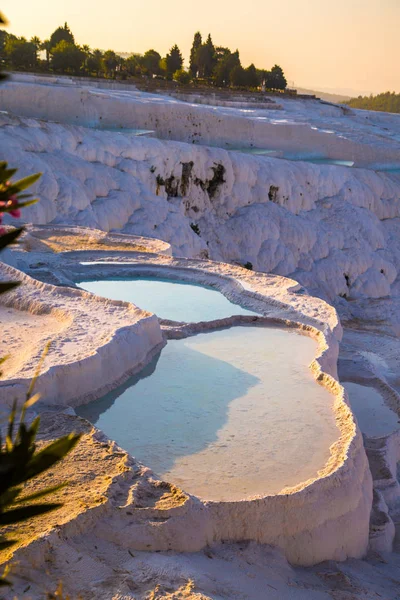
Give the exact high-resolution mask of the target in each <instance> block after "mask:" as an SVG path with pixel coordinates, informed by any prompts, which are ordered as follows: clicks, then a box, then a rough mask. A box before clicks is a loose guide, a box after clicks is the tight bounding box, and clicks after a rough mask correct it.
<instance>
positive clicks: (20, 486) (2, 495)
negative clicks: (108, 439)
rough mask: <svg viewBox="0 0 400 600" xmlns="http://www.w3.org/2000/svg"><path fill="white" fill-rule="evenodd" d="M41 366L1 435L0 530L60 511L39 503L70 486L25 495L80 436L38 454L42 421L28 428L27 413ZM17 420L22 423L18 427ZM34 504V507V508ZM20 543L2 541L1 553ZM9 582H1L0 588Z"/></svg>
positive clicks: (34, 398) (57, 442)
mask: <svg viewBox="0 0 400 600" xmlns="http://www.w3.org/2000/svg"><path fill="white" fill-rule="evenodd" d="M40 368H41V363H40V364H39V367H38V371H37V373H36V376H35V377H34V379H33V381H32V384H31V386H30V388H29V390H28V393H27V396H26V400H25V402H24V404H23V406H22V410H21V412H20V414H19V415H18V412H17V405H16V403H14V406H13V408H12V410H11V413H10V417H9V422H8V428H7V433H6V435H5V438H4V439H3V438H2V437H1V435H0V528H1V526H5V525H16V524H18V523H21V522H23V521H26V520H28V519H31V518H33V517H37V516H41V515H44V514H46V513H48V512H51V511H53V510H56V509H57V508H60V507H61V506H62V504H60V503H54V502H53V503H47V502H45V503H42V502H40V503H37V500H41V499H42V498H44V497H45V496H48V495H50V494H54V492H56V491H58V490H60V489H61V488H63V487H65V485H66V483H62V484H59V485H57V486H52V487H47V488H43V489H42V490H40V491H38V492H35V493H33V494H29V495H27V494H24V493H23V492H24V484H26V482H28V481H29V480H31V479H33V478H34V477H37V476H38V475H41V474H42V473H44V472H45V471H48V470H49V469H51V468H52V467H53V466H54V465H56V464H57V463H58V462H60V460H62V459H63V458H64V457H65V456H66V455H67V454H68V453H69V452H70V451H71V450H72V449H73V448H74V447H75V446H76V444H77V443H78V441H79V438H80V436H79V435H76V434H73V433H71V434H69V435H66V436H63V437H61V438H59V439H57V440H55V441H53V442H50V443H49V444H47V445H46V446H45V447H44V448H42V449H41V450H37V446H36V436H37V432H38V428H39V424H40V417H36V419H34V421H33V422H32V423H31V424H30V425H27V424H26V423H25V413H26V411H27V409H28V408H30V407H31V406H32V405H33V404H34V403H35V402H36V401H37V400H38V398H39V396H38V395H33V388H34V384H35V381H36V379H37V376H38V373H39V370H40ZM17 418H19V423H18V425H17ZM32 503H33V504H32ZM16 543H17V540H15V539H11V540H8V539H6V540H1V541H0V549H4V548H7V547H10V546H13V545H15V544H16ZM8 583H9V582H8V581H7V580H5V579H0V585H7V584H8Z"/></svg>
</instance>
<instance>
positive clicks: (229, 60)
mask: <svg viewBox="0 0 400 600" xmlns="http://www.w3.org/2000/svg"><path fill="white" fill-rule="evenodd" d="M237 66H239V67H240V66H241V65H240V58H239V51H238V50H236V52H231V51H230V50H229V48H221V49H220V58H219V60H218V62H217V65H216V67H215V69H214V83H215V85H216V86H218V87H227V86H228V85H230V82H231V72H232V70H233V69H234V68H235V67H237Z"/></svg>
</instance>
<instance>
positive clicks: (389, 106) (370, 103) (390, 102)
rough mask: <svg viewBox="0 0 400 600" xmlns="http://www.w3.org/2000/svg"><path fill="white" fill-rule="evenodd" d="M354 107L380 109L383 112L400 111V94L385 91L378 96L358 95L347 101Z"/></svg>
mask: <svg viewBox="0 0 400 600" xmlns="http://www.w3.org/2000/svg"><path fill="white" fill-rule="evenodd" d="M346 104H348V105H349V106H351V107H352V108H364V109H365V110H378V111H382V112H390V113H400V94H396V93H395V92H384V93H382V94H378V95H377V96H373V95H372V94H371V95H370V96H358V98H352V99H351V100H349V101H348V102H346Z"/></svg>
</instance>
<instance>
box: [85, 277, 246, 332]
mask: <svg viewBox="0 0 400 600" xmlns="http://www.w3.org/2000/svg"><path fill="white" fill-rule="evenodd" d="M79 287H81V288H83V289H84V290H87V291H88V292H93V293H94V294H97V295H98V296H103V297H105V298H111V299H112V300H125V301H127V302H132V303H133V304H135V305H136V306H139V307H140V308H142V309H144V310H148V311H149V312H152V313H155V314H156V315H157V316H158V317H160V319H170V320H171V321H184V322H186V323H195V322H200V321H213V320H215V319H224V318H226V317H230V316H232V315H256V314H258V313H255V312H253V311H251V310H247V309H245V308H243V307H242V306H240V305H239V304H233V302H230V301H229V300H228V299H227V298H225V296H224V295H223V294H221V293H220V292H218V291H216V290H214V289H211V288H207V287H204V286H201V285H194V284H189V283H184V282H179V283H178V282H175V281H172V280H168V279H158V278H153V277H141V278H140V279H139V278H138V279H105V280H101V281H81V282H79Z"/></svg>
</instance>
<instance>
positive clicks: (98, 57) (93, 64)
mask: <svg viewBox="0 0 400 600" xmlns="http://www.w3.org/2000/svg"><path fill="white" fill-rule="evenodd" d="M102 60H103V53H102V51H101V50H93V52H91V53H90V55H89V56H88V57H87V60H86V68H87V70H88V72H89V73H96V76H97V77H99V75H100V72H101V68H102Z"/></svg>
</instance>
